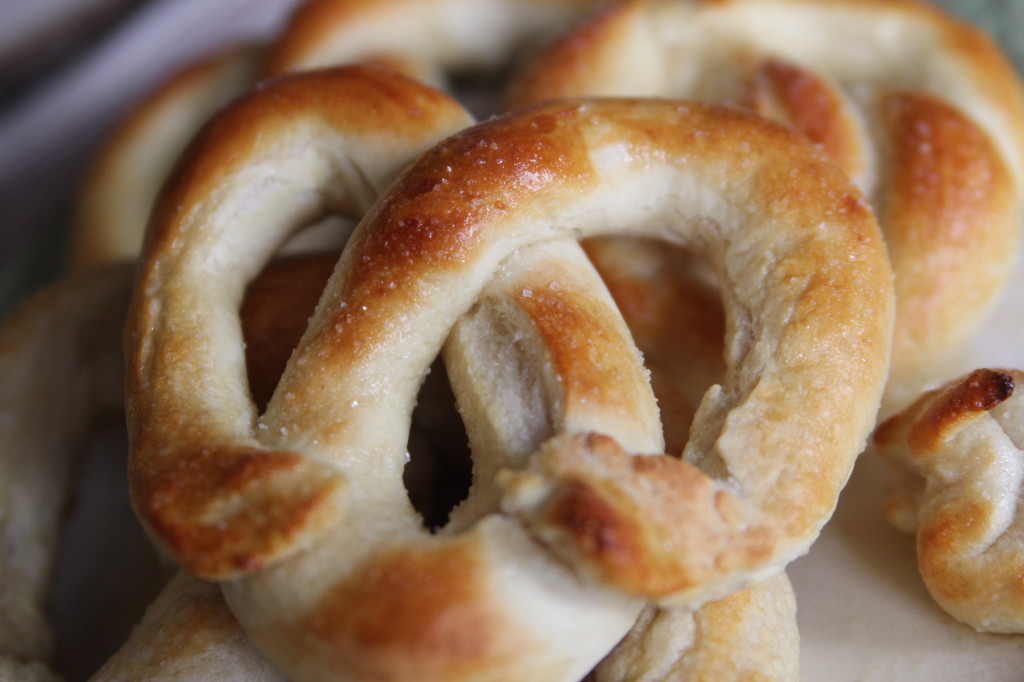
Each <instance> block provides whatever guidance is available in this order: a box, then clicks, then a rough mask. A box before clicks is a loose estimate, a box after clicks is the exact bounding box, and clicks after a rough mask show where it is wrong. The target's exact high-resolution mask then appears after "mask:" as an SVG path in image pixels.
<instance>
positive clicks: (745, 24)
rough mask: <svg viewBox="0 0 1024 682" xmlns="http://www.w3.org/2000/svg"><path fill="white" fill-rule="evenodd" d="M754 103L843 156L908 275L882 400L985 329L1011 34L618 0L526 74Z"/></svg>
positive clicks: (778, 5) (893, 5) (550, 84)
mask: <svg viewBox="0 0 1024 682" xmlns="http://www.w3.org/2000/svg"><path fill="white" fill-rule="evenodd" d="M585 95H613V96H673V97H688V98H694V99H703V100H711V101H722V102H730V103H735V104H741V105H746V106H749V107H753V108H755V109H756V110H758V111H760V112H761V113H764V114H768V115H771V116H774V117H776V118H779V119H780V120H782V121H784V122H787V123H789V124H791V125H794V126H795V127H797V129H799V130H801V131H802V132H804V133H806V134H808V136H809V137H810V138H811V139H812V140H813V141H815V142H816V143H818V144H820V145H821V146H822V147H823V148H825V149H826V150H827V151H829V152H830V153H831V154H833V155H834V158H835V159H836V160H838V161H839V162H840V163H841V164H842V165H843V166H844V168H846V170H847V172H849V173H850V174H851V177H853V178H854V179H856V180H857V181H858V182H859V183H860V185H861V187H862V189H864V191H865V193H866V194H868V195H869V196H870V197H871V202H872V205H873V206H874V207H875V209H876V210H877V212H878V215H879V220H880V222H881V224H882V226H883V230H884V232H885V235H886V241H887V244H888V247H889V254H890V257H891V259H892V262H893V270H894V272H895V273H896V298H897V306H898V312H897V318H896V319H897V322H896V330H895V339H894V346H893V367H892V377H891V380H890V384H889V388H888V390H887V398H886V407H885V410H886V411H887V412H889V411H892V410H895V409H897V408H899V407H900V406H904V405H906V404H907V403H908V402H910V401H911V400H912V399H913V397H914V396H916V395H917V394H918V393H919V392H920V390H921V389H922V388H923V387H924V385H925V384H927V383H929V382H933V381H935V380H936V378H937V377H936V375H941V374H942V373H943V372H948V371H949V369H948V368H947V367H946V366H947V364H948V363H950V362H951V361H952V360H953V359H955V358H954V356H955V353H956V351H957V350H958V349H959V348H960V347H961V346H962V345H963V343H964V342H965V341H966V340H967V339H968V338H969V336H970V335H971V334H972V333H973V332H974V331H975V330H976V329H977V327H978V326H979V324H980V322H981V321H982V320H983V318H984V315H985V313H986V311H987V310H988V309H989V307H990V305H991V303H992V302H993V300H994V299H995V297H996V295H997V294H998V292H999V291H1000V290H1001V287H1002V285H1003V283H1004V282H1005V280H1006V277H1007V275H1008V273H1009V269H1010V266H1011V262H1012V258H1013V254H1014V253H1015V244H1016V242H1017V239H1018V236H1017V235H1018V224H1019V218H1020V206H1021V197H1022V193H1024V172H1022V171H1024V129H1022V124H1021V121H1024V95H1022V88H1021V86H1020V83H1019V80H1018V79H1017V77H1016V75H1015V73H1014V71H1013V68H1012V67H1011V66H1010V65H1009V63H1008V62H1007V61H1006V59H1005V58H1004V57H1003V56H1002V55H1001V53H1000V52H999V50H998V48H997V47H996V46H995V45H994V44H993V43H992V42H991V41H990V40H989V39H988V38H987V37H985V36H984V35H983V34H981V33H980V32H978V31H975V30H973V29H971V28H969V27H967V26H965V25H963V24H961V23H958V22H957V21H956V20H954V19H952V18H951V17H949V16H947V15H945V14H943V13H941V12H940V11H939V10H936V9H934V8H931V7H929V6H928V5H926V4H925V3H918V2H912V1H907V0H872V1H870V2H860V1H857V2H851V1H844V0H834V1H831V2H816V1H811V0H731V1H730V2H711V1H701V0H689V1H685V2H674V1H673V2H666V1H661V0H622V1H620V2H615V3H612V4H611V5H609V6H608V7H607V8H606V9H605V10H604V11H602V12H601V13H600V14H598V15H596V16H595V17H594V18H593V19H591V20H590V21H589V22H586V23H584V24H583V25H581V27H580V28H579V29H578V30H576V31H574V32H571V33H570V34H569V35H568V36H567V37H565V38H564V39H562V40H560V41H559V42H558V43H557V44H556V45H555V46H554V47H553V48H552V49H550V50H549V51H548V52H547V53H546V54H544V55H543V56H542V57H541V58H540V59H538V60H537V63H536V67H535V69H534V70H533V71H532V72H531V73H528V74H526V75H525V76H524V77H523V78H522V80H521V81H520V82H519V83H518V84H517V85H516V86H515V88H514V94H513V96H512V102H513V104H515V105H521V104H523V103H528V102H534V101H539V100H542V99H547V98H551V97H565V96H570V97H573V96H585Z"/></svg>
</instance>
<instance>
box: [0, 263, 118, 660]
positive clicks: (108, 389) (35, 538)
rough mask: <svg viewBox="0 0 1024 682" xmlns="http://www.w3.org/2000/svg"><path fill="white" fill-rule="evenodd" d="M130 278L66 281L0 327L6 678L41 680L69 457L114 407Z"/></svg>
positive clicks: (0, 585) (2, 652)
mask: <svg viewBox="0 0 1024 682" xmlns="http://www.w3.org/2000/svg"><path fill="white" fill-rule="evenodd" d="M131 274H132V273H131V269H130V268H129V267H126V266H123V265H120V266H113V267H108V268H103V269H100V270H96V271H93V272H90V273H88V274H83V275H80V276H77V277H74V278H72V279H70V280H68V281H65V282H63V283H62V284H60V285H56V286H53V287H50V288H48V289H46V290H44V291H42V292H40V293H38V294H37V295H35V296H33V297H32V298H30V299H28V300H26V301H25V302H24V303H22V304H21V305H20V306H19V308H18V309H17V310H16V311H15V312H14V313H12V314H11V316H10V317H9V318H7V319H6V320H5V321H4V323H3V325H2V326H0V377H3V381H2V382H0V434H2V437H3V440H4V449H3V456H2V457H0V538H2V540H3V542H2V545H3V552H0V670H6V671H9V674H10V675H15V673H14V670H18V674H17V675H16V676H14V677H13V679H17V680H21V679H48V677H47V674H46V673H45V666H46V665H47V663H48V661H49V659H50V656H51V655H52V653H53V641H52V633H51V630H50V625H49V617H48V615H47V607H48V595H49V586H50V580H51V578H52V575H53V563H54V556H55V554H56V549H57V542H58V536H59V529H60V519H61V513H62V511H63V508H64V505H65V504H66V500H67V495H66V494H65V493H66V491H67V490H68V488H69V486H70V483H71V478H72V474H73V471H74V458H73V457H70V456H69V452H75V451H76V450H77V448H78V447H79V446H80V445H81V443H82V442H84V440H85V438H86V436H87V434H88V433H89V432H90V430H91V429H92V428H93V425H94V422H95V420H97V419H98V418H99V417H100V416H102V415H104V414H112V413H116V410H117V408H118V407H119V406H120V405H121V403H122V397H121V392H122V382H121V378H122V377H123V369H122V363H121V343H120V337H121V328H122V321H123V319H124V312H125V309H126V307H127V303H128V297H129V295H130V292H131V282H132V279H131ZM33 671H34V672H33ZM36 674H38V678H37V677H36V676H35V675H36ZM4 679H11V678H8V677H4Z"/></svg>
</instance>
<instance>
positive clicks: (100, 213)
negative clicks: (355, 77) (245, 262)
mask: <svg viewBox="0 0 1024 682" xmlns="http://www.w3.org/2000/svg"><path fill="white" fill-rule="evenodd" d="M592 4H593V0H443V1H441V2H438V1H436V0H432V1H430V2H427V1H425V0H308V1H307V2H305V3H303V4H302V5H301V6H300V7H299V8H298V10H297V11H296V12H295V13H294V14H293V15H292V17H291V18H290V19H289V22H288V25H287V26H285V27H284V29H283V31H282V34H281V35H280V36H279V37H278V38H277V39H276V40H275V41H273V43H272V44H271V45H268V46H264V47H254V46H246V47H236V48H234V49H231V50H227V51H225V52H224V53H222V54H218V55H213V56H211V57H207V58H205V59H201V60H199V61H197V62H196V63H193V64H190V65H188V66H186V67H185V68H184V69H182V70H181V71H180V72H178V73H176V74H175V75H173V76H172V77H171V78H170V79H168V81H167V82H166V83H164V84H162V85H161V86H160V87H158V88H157V89H156V90H155V91H154V92H153V93H151V94H150V95H149V96H147V97H146V98H145V100H144V101H143V102H142V103H140V104H139V105H138V106H137V107H136V108H135V109H134V110H133V111H132V112H130V114H129V115H128V116H127V117H126V119H125V120H124V121H123V122H122V123H121V125H119V126H118V128H117V129H116V131H115V132H114V133H113V134H112V135H111V137H110V138H109V139H108V140H107V141H106V142H105V143H104V145H103V147H102V148H101V149H100V151H99V152H98V154H97V157H96V159H95V161H94V162H93V164H92V167H91V168H90V170H89V172H88V173H87V175H86V178H85V181H84V185H83V187H82V190H81V192H80V196H79V200H78V205H77V207H76V217H75V230H74V232H73V243H72V246H71V253H70V257H71V260H72V264H73V265H74V266H76V267H83V266H87V265H89V264H92V263H97V262H103V261H105V260H109V259H115V258H134V257H135V256H137V255H138V253H139V249H140V247H141V244H142V234H143V231H144V228H145V226H146V223H147V221H148V219H149V214H150V210H151V208H152V204H153V201H154V200H155V198H156V195H157V192H158V190H159V188H160V185H161V183H162V182H163V179H164V178H165V177H166V176H167V174H168V172H169V171H170V169H171V166H172V164H173V163H174V161H175V159H177V158H178V156H179V155H180V154H181V151H182V150H183V149H184V147H185V145H186V144H187V142H188V140H189V139H190V138H191V137H192V136H193V135H194V134H195V132H196V131H197V130H198V129H199V128H200V126H201V125H202V124H203V123H204V122H205V121H206V120H207V119H208V118H209V117H210V116H211V115H212V114H213V113H214V112H215V111H216V110H218V109H220V108H221V107H222V106H224V105H225V104H226V103H227V102H229V101H230V100H231V99H233V98H235V97H237V96H238V95H240V94H242V93H243V92H244V91H245V90H247V89H249V88H250V87H252V86H253V85H254V84H255V83H256V82H257V81H259V80H263V79H266V78H270V77H275V76H279V75H281V74H283V73H288V72H292V71H297V70H302V69H310V68H318V67H324V66H331V65H340V64H346V63H353V62H356V61H367V60H371V61H375V62H379V63H383V64H385V65H387V66H389V67H390V68H395V69H397V70H400V71H402V72H403V73H407V74H410V75H412V76H414V77H416V78H418V79H420V80H423V81H424V82H428V83H431V84H441V83H444V82H445V79H446V75H448V74H450V73H453V72H458V73H467V72H468V73H479V72H481V71H495V70H498V69H499V68H500V67H501V66H503V65H505V63H506V62H509V61H511V57H512V55H514V54H516V52H517V51H519V50H524V49H528V47H527V46H528V45H530V44H532V43H536V42H537V41H539V40H541V39H542V38H543V37H544V36H549V35H551V34H552V33H553V32H554V31H556V30H558V29H559V28H560V27H563V26H565V25H566V24H567V23H568V22H569V21H570V20H572V19H574V18H576V17H578V16H579V15H580V14H581V13H582V11H583V10H584V8H586V7H587V6H589V5H592ZM472 99H473V100H474V101H476V104H477V106H478V107H482V108H488V107H489V105H487V104H486V103H485V102H484V101H481V97H480V95H479V94H477V95H476V96H475V97H473V98H472ZM309 239H310V238H309V237H307V242H306V243H307V244H308V243H309ZM323 239H324V237H321V238H318V239H317V240H316V241H313V242H312V243H313V244H314V245H317V246H319V245H320V244H321V243H323ZM328 239H329V237H328ZM338 241H339V240H337V239H335V240H334V245H335V246H337V245H338ZM299 248H305V246H304V245H303V244H300V245H299Z"/></svg>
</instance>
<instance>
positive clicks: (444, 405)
mask: <svg viewBox="0 0 1024 682" xmlns="http://www.w3.org/2000/svg"><path fill="white" fill-rule="evenodd" d="M472 478H473V464H472V458H471V456H470V450H469V441H468V437H467V435H466V427H465V425H464V424H463V422H462V418H461V417H460V416H459V413H458V410H456V408H455V395H454V393H453V392H452V388H451V384H450V383H449V381H448V375H447V372H446V371H445V368H444V363H443V362H441V361H440V360H437V361H435V362H434V364H433V365H432V366H431V368H430V373H429V374H427V378H426V380H425V381H424V382H423V386H422V387H420V392H419V395H418V396H417V398H416V407H415V408H414V409H413V412H412V429H411V430H410V434H409V462H408V464H406V466H405V470H404V472H403V476H402V480H403V482H404V483H405V489H406V492H407V493H408V494H409V501H410V502H411V503H412V506H413V508H414V509H415V510H416V511H417V512H419V514H420V516H422V517H423V524H424V525H425V526H426V527H427V528H429V529H430V530H431V531H436V530H438V529H439V528H443V527H444V526H445V525H447V524H448V517H449V515H450V514H451V511H452V509H453V508H454V507H455V506H456V505H457V504H458V503H459V502H461V501H462V500H464V499H466V496H467V495H468V494H469V486H470V483H471V482H472Z"/></svg>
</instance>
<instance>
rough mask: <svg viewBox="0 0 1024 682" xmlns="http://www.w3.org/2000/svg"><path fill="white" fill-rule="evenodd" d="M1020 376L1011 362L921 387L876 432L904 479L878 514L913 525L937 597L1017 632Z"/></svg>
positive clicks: (1020, 594) (958, 614)
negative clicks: (933, 386) (922, 391)
mask: <svg viewBox="0 0 1024 682" xmlns="http://www.w3.org/2000/svg"><path fill="white" fill-rule="evenodd" d="M1022 380H1024V374H1022V373H1021V372H1020V371H1017V370H1010V371H1005V370H992V369H979V370H976V371H974V372H972V373H970V374H968V375H967V376H964V377H961V378H960V379H957V380H955V381H952V382H949V383H948V384H946V385H945V386H942V387H941V388H938V389H935V390H932V391H929V392H927V393H925V394H924V395H923V396H922V397H921V398H919V399H918V400H917V401H916V402H915V403H914V404H913V405H911V406H910V407H908V408H907V409H906V410H904V411H903V412H900V413H899V414H897V415H895V416H893V417H892V418H890V419H889V420H887V421H886V422H884V423H883V424H882V425H881V426H879V427H878V430H877V432H876V433H875V435H874V442H875V445H876V446H877V449H878V452H879V454H881V455H882V456H883V457H885V458H886V460H887V461H888V462H890V463H891V464H892V465H893V467H894V468H895V469H896V470H897V471H899V472H900V473H901V474H902V479H903V480H902V483H901V485H900V487H899V488H898V489H896V491H895V492H894V494H893V495H892V497H891V499H890V500H889V502H888V504H887V506H886V510H885V512H886V516H887V517H888V518H889V520H890V521H891V522H892V523H893V525H895V526H896V527H897V528H900V529H901V530H904V531H906V532H909V533H914V534H916V537H917V555H918V564H919V566H920V569H921V575H922V577H923V578H924V582H925V585H926V586H927V587H928V591H929V592H930V593H931V595H932V596H933V597H934V598H935V600H936V601H937V602H938V603H939V604H940V605H941V606H942V608H943V609H945V610H946V611H947V612H948V613H949V614H950V615H952V616H953V617H954V618H956V619H957V620H959V621H962V622H964V623H967V624H968V625H971V626H973V627H974V628H976V629H977V630H979V631H982V632H1004V633H1019V632H1024V581H1022V579H1021V573H1022V571H1024V540H1022V538H1024V534H1022V531H1024V496H1022V494H1021V489H1022V485H1024V461H1022V457H1021V445H1022V442H1024V440H1022V435H1021V427H1020V424H1021V419H1022V413H1021V400H1020V398H1019V397H1017V395H1016V393H1015V388H1016V386H1017V384H1018V382H1020V381H1022Z"/></svg>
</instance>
